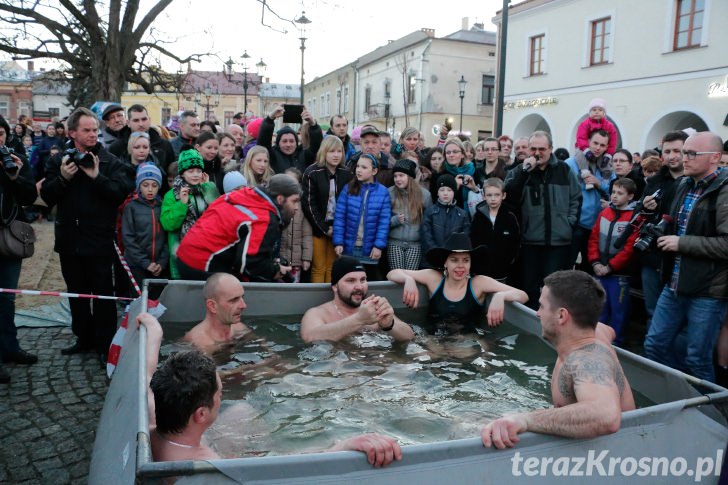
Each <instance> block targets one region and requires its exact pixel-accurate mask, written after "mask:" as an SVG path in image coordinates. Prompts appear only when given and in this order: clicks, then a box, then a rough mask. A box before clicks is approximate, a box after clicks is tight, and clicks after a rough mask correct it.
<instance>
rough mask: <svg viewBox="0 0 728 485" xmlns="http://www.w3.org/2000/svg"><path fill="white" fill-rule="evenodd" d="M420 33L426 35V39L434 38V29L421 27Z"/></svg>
mask: <svg viewBox="0 0 728 485" xmlns="http://www.w3.org/2000/svg"><path fill="white" fill-rule="evenodd" d="M422 32H424V33H425V34H427V37H433V38H434V37H435V29H428V28H426V27H423V28H422Z"/></svg>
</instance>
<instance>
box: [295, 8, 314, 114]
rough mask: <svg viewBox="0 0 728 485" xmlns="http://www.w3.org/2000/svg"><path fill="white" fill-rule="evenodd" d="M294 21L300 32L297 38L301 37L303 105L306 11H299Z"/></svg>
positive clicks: (307, 22)
mask: <svg viewBox="0 0 728 485" xmlns="http://www.w3.org/2000/svg"><path fill="white" fill-rule="evenodd" d="M294 22H296V23H297V24H298V31H299V34H300V37H299V39H301V104H302V105H303V78H304V70H303V53H304V51H305V50H306V26H307V25H308V24H310V23H311V21H310V20H309V19H308V18H306V11H303V12H301V16H300V17H298V18H297V19H296V20H294Z"/></svg>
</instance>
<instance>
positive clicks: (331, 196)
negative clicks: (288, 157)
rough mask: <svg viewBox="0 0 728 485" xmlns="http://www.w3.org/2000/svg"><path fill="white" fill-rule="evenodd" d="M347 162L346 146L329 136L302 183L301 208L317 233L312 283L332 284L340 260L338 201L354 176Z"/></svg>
mask: <svg viewBox="0 0 728 485" xmlns="http://www.w3.org/2000/svg"><path fill="white" fill-rule="evenodd" d="M344 162H345V149H344V144H343V143H342V141H341V139H340V138H339V137H338V136H332V135H329V136H327V137H326V138H324V140H323V142H321V147H320V148H319V151H318V153H317V154H316V163H314V164H312V165H310V166H309V167H308V168H306V171H305V172H304V173H303V178H302V180H301V184H302V185H303V195H302V196H301V208H302V209H303V214H304V215H305V216H306V218H307V219H308V222H310V223H311V228H312V230H313V258H312V260H311V283H328V282H330V281H331V268H332V266H333V265H334V260H336V253H335V252H334V245H333V244H332V242H331V237H332V235H333V224H334V214H335V213H336V200H337V199H338V197H339V194H340V193H341V191H342V190H343V188H344V186H346V184H348V183H349V181H351V179H352V177H353V175H352V173H351V172H350V171H349V170H348V169H347V168H345V166H344Z"/></svg>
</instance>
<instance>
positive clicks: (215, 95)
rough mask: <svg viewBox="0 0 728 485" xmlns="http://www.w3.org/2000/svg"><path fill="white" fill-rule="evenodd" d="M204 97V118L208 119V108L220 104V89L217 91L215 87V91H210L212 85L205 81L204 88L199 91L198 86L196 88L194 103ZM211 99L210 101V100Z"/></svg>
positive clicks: (198, 102) (197, 102)
mask: <svg viewBox="0 0 728 485" xmlns="http://www.w3.org/2000/svg"><path fill="white" fill-rule="evenodd" d="M203 96H204V98H205V119H206V120H209V119H210V108H217V107H218V106H220V91H218V89H217V88H215V92H214V93H213V92H212V86H210V83H207V86H205V89H204V90H203V91H200V89H199V88H197V92H196V93H195V103H196V104H200V101H201V99H202V97H203ZM210 99H212V101H210Z"/></svg>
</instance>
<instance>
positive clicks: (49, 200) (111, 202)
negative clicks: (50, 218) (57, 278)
mask: <svg viewBox="0 0 728 485" xmlns="http://www.w3.org/2000/svg"><path fill="white" fill-rule="evenodd" d="M96 147H97V148H98V150H99V151H98V157H99V160H100V163H99V175H98V176H97V177H96V178H95V179H91V178H89V177H88V176H87V175H86V174H85V173H84V172H83V171H82V170H81V169H79V171H78V172H77V173H76V175H75V176H74V177H73V178H72V179H71V180H70V181H67V180H66V179H64V178H63V177H62V176H61V160H62V158H63V154H62V153H59V154H58V155H56V156H54V157H52V158H51V159H50V160H49V161H48V164H47V165H46V178H45V181H44V182H43V186H42V187H41V189H40V196H41V197H42V198H43V200H44V201H45V202H46V204H48V205H49V206H54V205H57V206H58V214H57V217H56V222H55V234H56V243H55V247H54V249H55V251H56V252H58V253H61V254H72V255H77V256H113V255H114V245H113V243H114V232H115V231H114V229H115V223H116V216H117V209H118V207H119V205H120V204H121V203H122V202H124V199H125V198H126V196H127V195H128V194H130V193H131V192H132V191H133V190H134V184H133V183H131V182H130V180H133V176H132V175H131V174H130V173H129V170H130V168H129V167H128V166H126V165H124V164H123V163H122V162H120V161H119V159H118V158H116V157H115V156H114V155H112V154H111V153H109V152H107V151H106V150H105V149H104V148H103V147H102V146H101V143H97V144H96ZM67 148H68V147H67Z"/></svg>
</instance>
